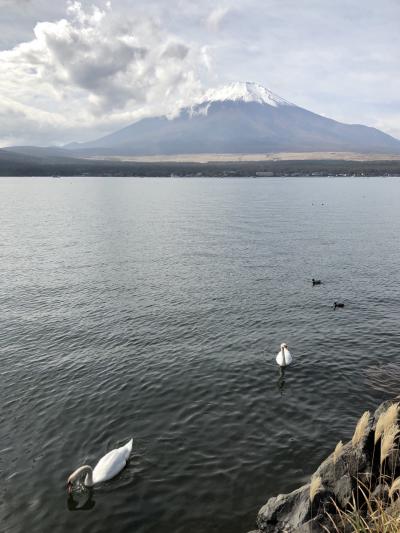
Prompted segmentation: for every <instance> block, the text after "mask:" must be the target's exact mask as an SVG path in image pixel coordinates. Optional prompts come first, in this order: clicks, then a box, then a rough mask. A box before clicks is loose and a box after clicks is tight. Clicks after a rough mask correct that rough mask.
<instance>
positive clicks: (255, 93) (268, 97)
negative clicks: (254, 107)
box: [198, 81, 294, 107]
mask: <svg viewBox="0 0 400 533" xmlns="http://www.w3.org/2000/svg"><path fill="white" fill-rule="evenodd" d="M227 100H230V101H234V102H236V101H242V102H257V103H259V104H268V105H270V106H273V107H279V106H282V105H286V106H293V105H294V104H291V103H290V102H288V101H286V100H284V99H283V98H281V97H280V96H278V95H277V94H274V93H273V92H272V91H270V90H268V89H266V88H265V87H263V86H262V85H259V84H258V83H253V82H249V81H245V82H240V81H239V82H235V83H231V84H230V85H224V86H223V87H218V88H216V89H209V90H208V91H207V92H206V93H205V95H204V97H203V98H202V99H201V101H200V102H198V103H199V104H202V103H206V102H207V103H209V102H224V101H227Z"/></svg>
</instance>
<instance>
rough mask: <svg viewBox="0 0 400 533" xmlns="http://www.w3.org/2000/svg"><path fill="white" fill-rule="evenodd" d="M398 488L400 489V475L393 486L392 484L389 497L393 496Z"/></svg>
mask: <svg viewBox="0 0 400 533" xmlns="http://www.w3.org/2000/svg"><path fill="white" fill-rule="evenodd" d="M397 490H400V477H398V478H396V479H395V480H394V481H393V483H392V486H391V487H390V489H389V498H393V494H394V493H395V492H396V491H397Z"/></svg>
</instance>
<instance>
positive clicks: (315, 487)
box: [310, 476, 322, 503]
mask: <svg viewBox="0 0 400 533" xmlns="http://www.w3.org/2000/svg"><path fill="white" fill-rule="evenodd" d="M321 489H322V479H321V478H320V477H319V476H317V477H314V478H313V479H312V480H311V483H310V502H311V503H312V502H313V501H314V498H315V496H316V495H317V494H318V492H320V491H321Z"/></svg>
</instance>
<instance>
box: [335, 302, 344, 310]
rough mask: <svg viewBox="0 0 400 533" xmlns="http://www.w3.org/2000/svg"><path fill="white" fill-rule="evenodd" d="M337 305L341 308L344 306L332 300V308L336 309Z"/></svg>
mask: <svg viewBox="0 0 400 533" xmlns="http://www.w3.org/2000/svg"><path fill="white" fill-rule="evenodd" d="M337 307H339V308H341V309H342V308H343V307H344V304H341V303H338V302H334V303H333V308H334V309H336V308H337Z"/></svg>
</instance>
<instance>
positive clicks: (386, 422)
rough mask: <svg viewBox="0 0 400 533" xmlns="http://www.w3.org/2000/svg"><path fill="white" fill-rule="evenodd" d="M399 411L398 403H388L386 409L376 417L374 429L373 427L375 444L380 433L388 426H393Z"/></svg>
mask: <svg viewBox="0 0 400 533" xmlns="http://www.w3.org/2000/svg"><path fill="white" fill-rule="evenodd" d="M398 413H399V403H398V402H396V403H393V404H392V405H390V406H389V407H388V408H387V409H386V411H384V412H383V413H381V414H380V416H379V418H378V422H377V423H376V429H375V437H374V442H375V444H376V443H377V442H378V440H379V439H380V437H381V436H382V434H383V433H384V432H385V430H387V429H388V428H389V427H390V426H393V425H394V424H396V422H397V416H398Z"/></svg>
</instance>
